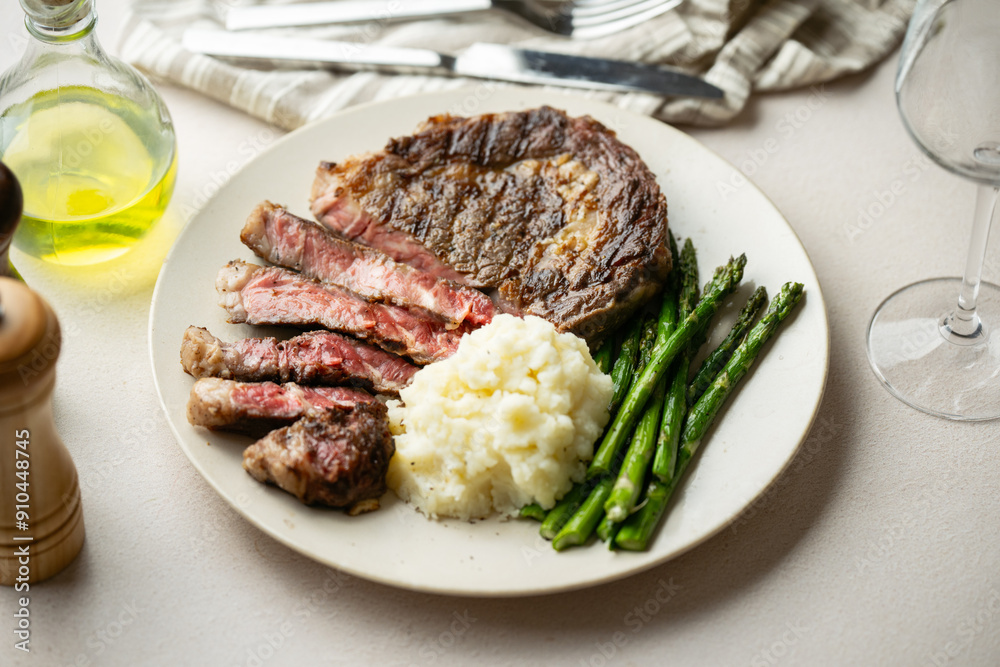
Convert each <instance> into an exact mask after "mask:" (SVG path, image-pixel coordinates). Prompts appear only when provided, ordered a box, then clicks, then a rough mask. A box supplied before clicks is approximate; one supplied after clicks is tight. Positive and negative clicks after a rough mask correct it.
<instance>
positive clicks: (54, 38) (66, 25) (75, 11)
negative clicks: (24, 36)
mask: <svg viewBox="0 0 1000 667" xmlns="http://www.w3.org/2000/svg"><path fill="white" fill-rule="evenodd" d="M50 2H52V0H48V2H47V3H46V5H44V7H45V9H46V10H48V11H47V12H43V11H39V10H38V9H37V8H38V7H39V4H38V3H37V2H36V1H35V0H21V5H22V7H23V8H24V9H25V17H24V25H25V26H26V27H27V28H28V32H29V33H30V34H31V36H32V37H34V38H35V39H37V40H39V41H42V42H46V43H50V44H52V43H65V42H73V41H76V40H78V39H80V38H82V37H86V36H87V35H89V34H91V33H92V32H93V31H94V27H95V26H96V25H97V11H96V10H95V9H94V4H93V2H92V1H91V0H77V1H76V2H69V3H66V2H61V3H59V4H60V5H65V6H64V7H63V10H62V11H61V12H59V13H53V10H55V9H56V8H55V7H52V6H51V5H50V4H48V3H50Z"/></svg>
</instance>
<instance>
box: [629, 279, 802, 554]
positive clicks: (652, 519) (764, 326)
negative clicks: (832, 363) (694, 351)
mask: <svg viewBox="0 0 1000 667" xmlns="http://www.w3.org/2000/svg"><path fill="white" fill-rule="evenodd" d="M801 299H802V284H801V283H785V285H784V286H782V288H781V291H780V292H779V293H778V296H776V297H775V299H774V301H773V302H771V305H770V307H769V308H768V309H767V312H766V313H765V314H764V317H762V318H761V320H760V322H758V323H757V324H756V325H755V326H754V327H753V328H752V329H751V330H750V331H749V333H747V335H746V338H744V339H743V342H742V343H740V344H739V346H737V348H736V351H735V352H733V356H732V357H730V358H729V361H727V362H726V365H725V366H724V367H723V369H722V371H721V372H720V373H719V374H718V375H717V376H716V377H715V379H714V380H713V381H712V384H711V385H709V387H708V389H707V390H706V391H705V393H704V394H703V395H702V397H701V398H700V399H698V402H697V403H695V404H694V406H693V407H692V408H691V411H690V413H689V414H688V418H687V422H686V423H685V424H684V433H683V435H682V436H681V447H680V450H679V452H678V456H677V472H676V474H675V475H674V476H673V477H672V478H671V480H670V481H669V482H663V481H661V480H659V479H658V478H656V477H654V478H653V480H652V481H651V482H650V484H649V488H648V489H647V490H646V504H645V505H643V507H642V509H640V510H639V511H638V512H635V513H634V514H632V515H631V516H630V517H629V518H628V519H627V520H626V521H625V524H624V525H623V526H622V528H621V530H620V531H618V534H617V535H616V536H615V545H616V546H619V547H621V548H623V549H629V550H633V551H641V550H643V549H645V548H646V546H647V545H648V544H649V539H650V537H652V534H653V531H654V530H655V528H656V526H657V524H658V523H659V521H660V518H661V516H662V515H663V511H664V510H665V509H666V506H667V502H668V501H669V500H670V496H671V494H672V493H673V492H674V489H676V488H677V484H678V482H679V480H680V478H681V476H682V475H683V474H684V471H685V470H686V469H687V467H688V465H689V464H690V463H691V459H692V457H693V456H694V455H695V453H696V452H697V451H698V446H699V445H700V444H701V440H702V438H703V437H704V435H705V433H706V431H708V427H709V426H710V425H711V424H712V422H713V421H714V420H715V417H716V415H717V414H718V413H719V410H720V409H721V408H722V405H723V404H724V403H725V402H726V399H728V398H729V397H730V396H731V395H732V393H733V389H735V387H736V385H737V384H739V382H740V380H742V379H743V377H744V376H745V375H746V373H747V371H748V370H749V369H750V365H751V364H752V363H753V362H754V360H755V359H756V358H757V356H758V354H759V353H760V350H761V348H762V347H763V346H764V343H766V342H767V340H768V339H769V338H771V336H773V335H774V334H775V332H776V331H777V330H778V325H779V324H781V322H782V321H783V320H784V319H785V318H786V317H788V314H789V313H791V312H792V310H793V309H794V308H795V306H796V305H797V304H798V302H799V301H800V300H801Z"/></svg>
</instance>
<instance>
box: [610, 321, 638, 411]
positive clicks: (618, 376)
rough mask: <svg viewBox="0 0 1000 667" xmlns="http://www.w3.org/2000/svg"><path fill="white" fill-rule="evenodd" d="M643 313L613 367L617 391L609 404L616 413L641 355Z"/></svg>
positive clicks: (612, 379) (631, 327)
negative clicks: (640, 341)
mask: <svg viewBox="0 0 1000 667" xmlns="http://www.w3.org/2000/svg"><path fill="white" fill-rule="evenodd" d="M642 325H643V317H642V314H637V315H636V317H635V318H634V320H633V321H632V324H631V325H630V326H629V328H628V330H627V331H626V333H625V338H624V339H623V340H622V345H621V351H620V352H619V354H618V358H617V359H616V360H615V364H614V366H613V367H612V369H611V382H612V384H613V386H614V389H615V392H614V394H613V395H612V397H611V403H609V404H608V412H610V413H611V414H615V411H616V410H617V409H618V406H619V405H621V403H622V400H623V399H624V398H625V394H626V393H627V392H628V388H629V383H631V382H632V379H633V377H634V373H635V364H636V361H637V357H638V355H639V340H640V339H641V338H642Z"/></svg>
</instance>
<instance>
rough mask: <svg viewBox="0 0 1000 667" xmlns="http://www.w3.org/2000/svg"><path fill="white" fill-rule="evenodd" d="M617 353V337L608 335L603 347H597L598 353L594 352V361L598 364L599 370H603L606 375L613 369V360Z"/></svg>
mask: <svg viewBox="0 0 1000 667" xmlns="http://www.w3.org/2000/svg"><path fill="white" fill-rule="evenodd" d="M614 353H615V337H614V336H608V337H607V338H606V339H605V340H604V342H603V343H602V344H601V347H599V348H598V349H597V353H596V354H594V363H595V364H597V370H599V371H601V372H602V373H604V374H605V375H607V374H608V372H609V371H610V370H611V360H612V358H613V357H614Z"/></svg>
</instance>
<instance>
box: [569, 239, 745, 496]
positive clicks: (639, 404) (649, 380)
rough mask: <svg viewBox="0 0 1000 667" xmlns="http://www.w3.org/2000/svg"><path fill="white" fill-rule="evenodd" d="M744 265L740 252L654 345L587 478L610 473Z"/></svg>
mask: <svg viewBox="0 0 1000 667" xmlns="http://www.w3.org/2000/svg"><path fill="white" fill-rule="evenodd" d="M745 265H746V255H740V256H739V257H738V258H737V259H731V260H730V261H729V263H728V264H726V265H725V266H724V267H722V270H721V271H720V272H719V274H718V276H717V280H713V282H712V283H710V287H709V289H707V290H706V292H705V295H704V296H703V297H702V299H701V301H699V302H698V305H697V306H696V307H695V309H694V311H692V313H691V314H690V315H689V316H688V317H687V318H686V319H685V320H684V321H683V322H682V323H681V325H680V326H678V327H677V329H676V330H675V331H674V333H673V334H672V335H671V336H670V338H668V339H667V340H666V341H665V342H664V343H663V344H661V345H658V346H656V347H655V348H654V350H653V353H652V356H651V358H650V361H649V363H648V364H646V367H645V368H644V369H643V371H642V373H641V374H640V375H639V377H638V378H637V379H636V381H635V383H634V384H633V385H632V387H631V388H630V389H629V392H628V394H626V396H625V400H624V401H623V402H622V405H621V408H620V409H619V410H618V413H617V414H616V415H615V418H614V421H613V422H612V423H611V427H610V428H609V429H608V430H607V432H606V433H605V435H604V439H603V440H602V441H601V446H600V447H599V448H598V450H597V454H596V455H595V456H594V459H593V460H592V461H591V462H590V467H589V468H588V469H587V477H590V478H593V477H599V476H601V475H607V474H609V473H610V472H611V463H612V461H614V459H615V456H616V455H617V453H618V450H619V449H621V446H622V443H624V442H625V439H626V438H627V437H628V434H629V432H630V431H631V430H632V427H633V426H634V425H635V423H636V421H637V420H638V419H639V417H641V410H642V408H643V407H644V406H645V404H646V401H647V400H648V399H649V395H650V394H651V393H652V392H653V390H654V389H655V387H656V383H657V382H659V380H660V378H661V377H663V375H664V374H665V373H666V371H667V368H668V367H669V366H670V362H672V361H673V360H674V358H675V357H676V356H677V355H678V354H679V353H680V352H682V351H683V350H684V348H685V347H686V346H687V343H688V341H690V340H691V339H692V338H693V337H694V336H695V334H697V333H698V332H699V331H700V330H701V329H702V327H703V325H704V323H705V322H707V321H709V320H710V319H711V318H712V315H714V314H715V312H716V311H717V310H718V309H719V306H720V305H721V302H722V299H723V298H724V297H725V296H726V295H728V294H729V293H731V292H732V291H733V290H734V289H735V288H736V286H737V285H738V284H739V282H740V280H742V278H743V267H744V266H745Z"/></svg>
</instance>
